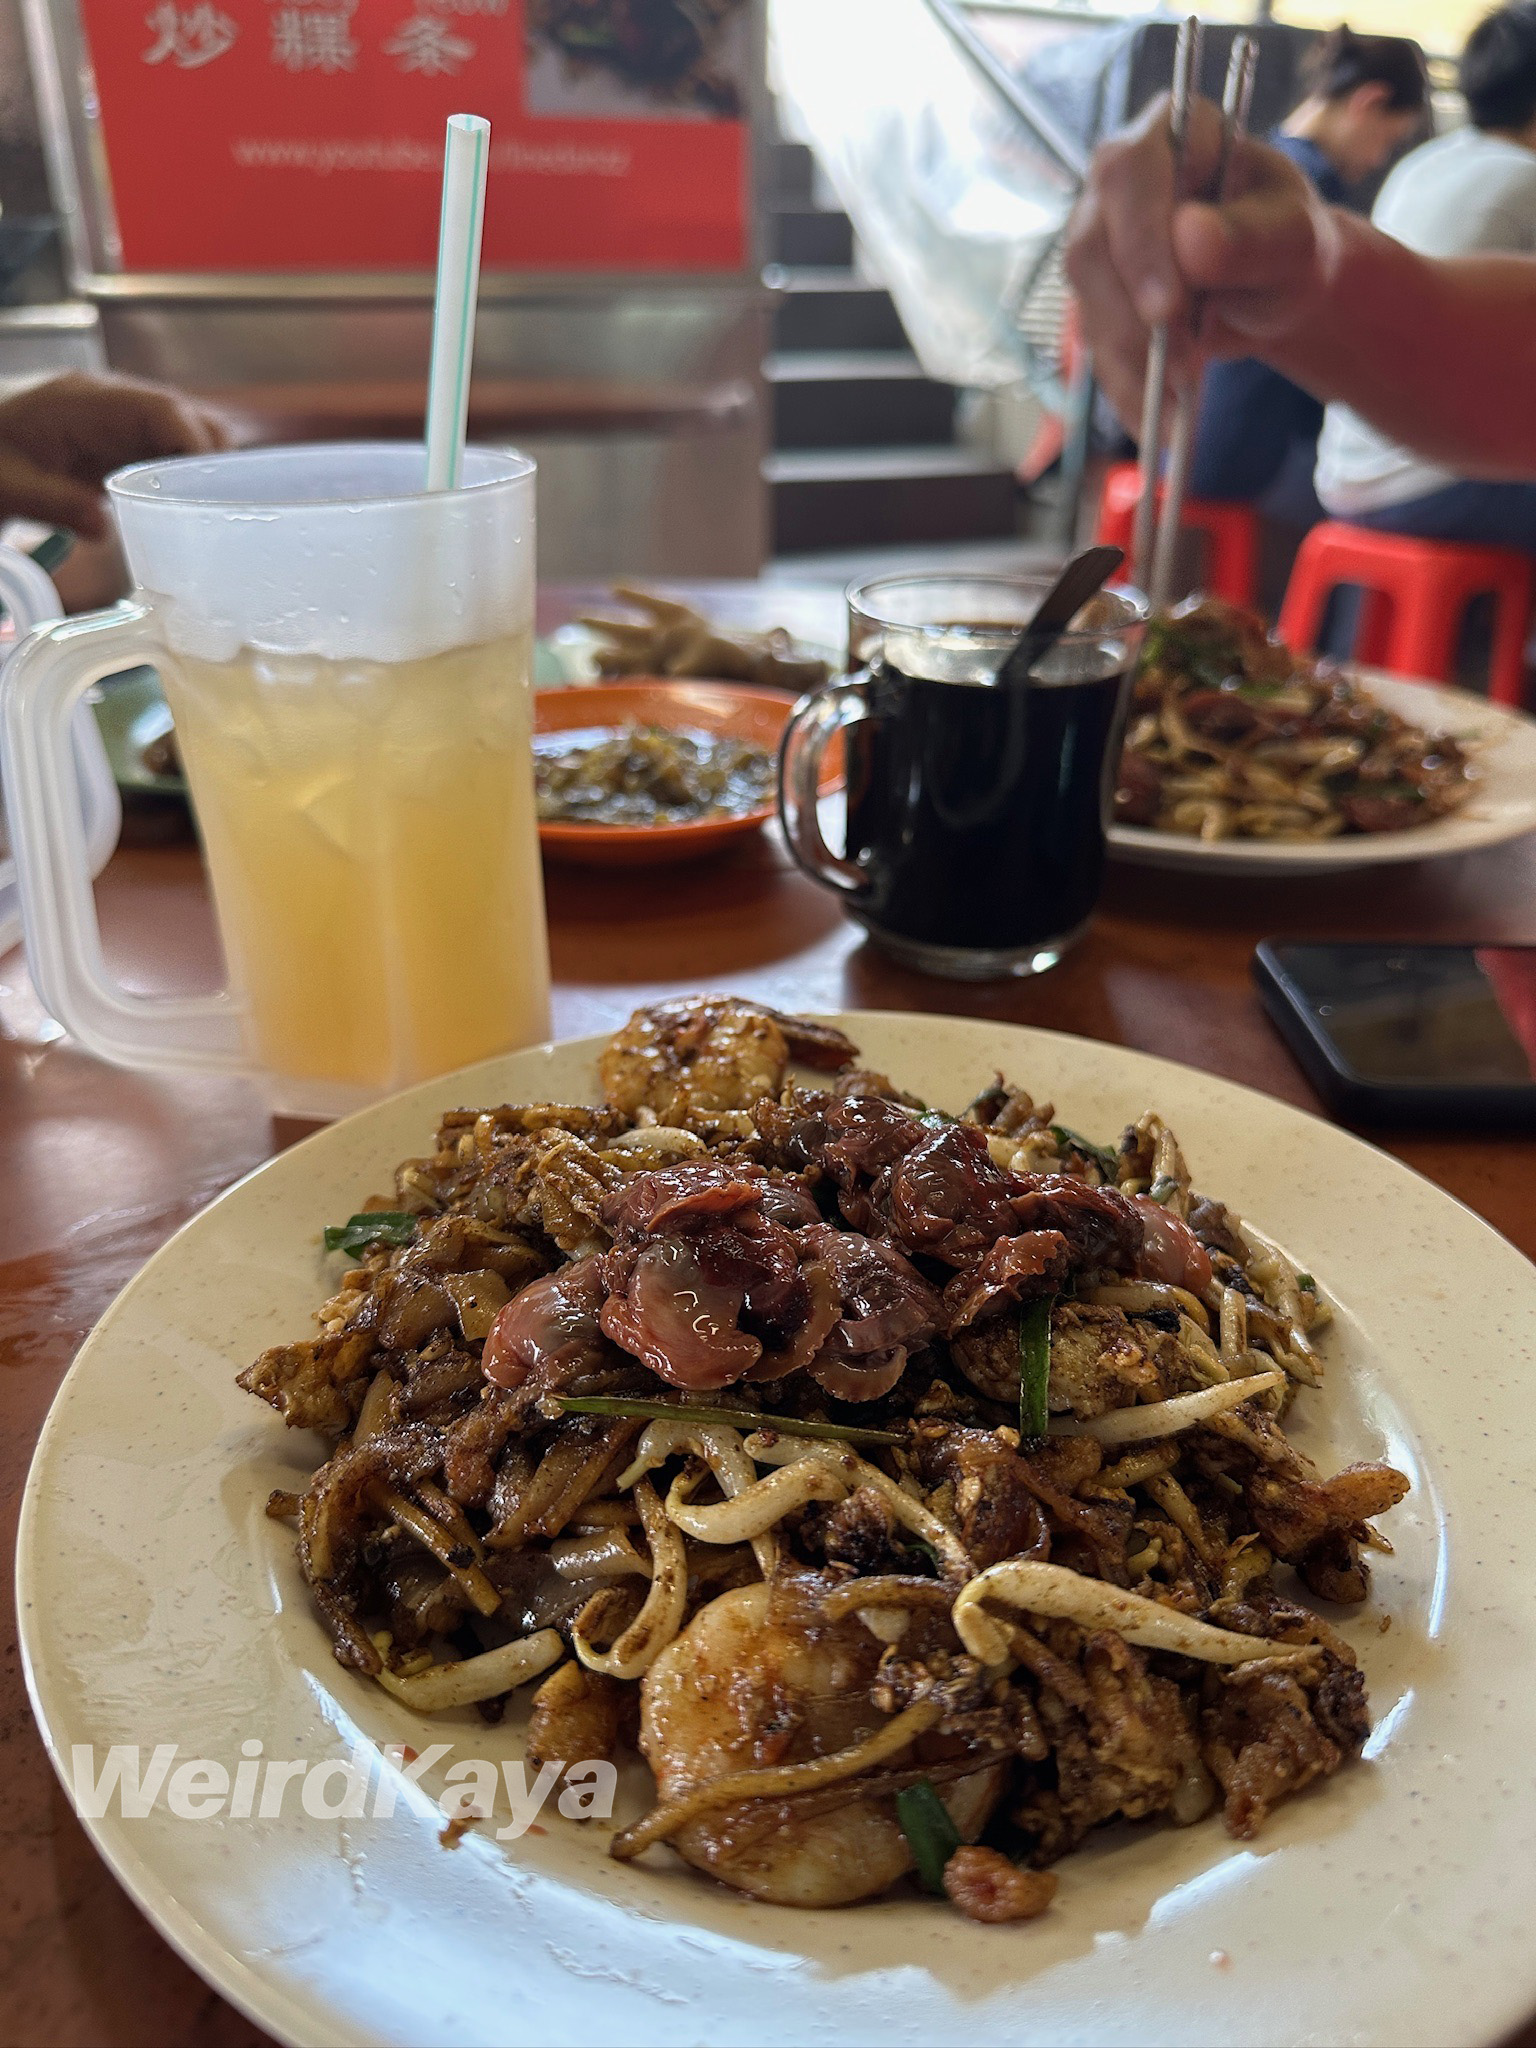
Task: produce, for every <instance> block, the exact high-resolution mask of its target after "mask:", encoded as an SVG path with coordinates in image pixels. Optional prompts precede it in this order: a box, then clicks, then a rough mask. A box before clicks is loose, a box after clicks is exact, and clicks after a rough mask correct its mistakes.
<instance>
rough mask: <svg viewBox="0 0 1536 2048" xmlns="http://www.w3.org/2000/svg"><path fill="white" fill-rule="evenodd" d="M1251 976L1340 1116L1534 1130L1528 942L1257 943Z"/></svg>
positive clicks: (1534, 1042) (1533, 990)
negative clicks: (1511, 943)
mask: <svg viewBox="0 0 1536 2048" xmlns="http://www.w3.org/2000/svg"><path fill="white" fill-rule="evenodd" d="M1253 977H1254V980H1255V981H1256V982H1257V983H1258V987H1259V994H1260V996H1261V997H1262V998H1263V1002H1264V1007H1265V1009H1266V1010H1267V1011H1268V1012H1269V1014H1270V1017H1271V1018H1272V1019H1273V1021H1274V1023H1275V1024H1276V1026H1277V1027H1278V1029H1279V1032H1280V1035H1281V1037H1282V1038H1283V1039H1284V1040H1285V1042H1286V1044H1287V1045H1288V1046H1289V1047H1290V1048H1291V1051H1292V1052H1293V1053H1295V1055H1296V1057H1297V1059H1298V1060H1299V1061H1300V1063H1301V1065H1302V1067H1303V1068H1304V1069H1305V1071H1306V1075H1307V1078H1308V1080H1310V1081H1311V1083H1312V1085H1313V1086H1314V1087H1315V1088H1316V1089H1317V1092H1318V1093H1319V1095H1321V1096H1322V1098H1323V1100H1324V1101H1325V1102H1326V1103H1327V1104H1328V1106H1329V1108H1330V1109H1333V1110H1336V1111H1337V1112H1338V1114H1339V1115H1341V1116H1345V1117H1349V1118H1350V1119H1352V1120H1353V1121H1354V1122H1357V1123H1378V1124H1387V1123H1392V1124H1439V1125H1442V1126H1447V1127H1450V1126H1457V1125H1460V1126H1463V1127H1465V1126H1470V1125H1495V1126H1498V1127H1499V1128H1502V1129H1504V1130H1510V1129H1525V1130H1530V1129H1536V946H1382V945H1342V944H1340V945H1335V944H1329V945H1314V944H1296V945H1290V944H1280V943H1278V942H1276V941H1275V940H1273V939H1266V940H1264V942H1263V943H1262V944H1261V945H1260V947H1259V949H1258V951H1257V952H1256V953H1255V954H1254V959H1253Z"/></svg>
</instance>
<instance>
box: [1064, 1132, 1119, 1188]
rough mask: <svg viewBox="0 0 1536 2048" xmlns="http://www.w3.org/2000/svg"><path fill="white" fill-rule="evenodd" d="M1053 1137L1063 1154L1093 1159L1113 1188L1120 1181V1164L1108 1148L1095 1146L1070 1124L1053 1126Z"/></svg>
mask: <svg viewBox="0 0 1536 2048" xmlns="http://www.w3.org/2000/svg"><path fill="white" fill-rule="evenodd" d="M1051 1136H1052V1137H1053V1138H1054V1139H1055V1140H1056V1143H1057V1144H1058V1145H1059V1146H1060V1147H1061V1149H1062V1151H1063V1152H1079V1153H1081V1154H1082V1156H1083V1158H1084V1159H1091V1160H1092V1161H1093V1163H1094V1165H1095V1166H1096V1167H1097V1168H1098V1169H1099V1171H1100V1173H1101V1174H1103V1176H1104V1178H1105V1179H1106V1180H1107V1181H1108V1182H1109V1184H1110V1185H1111V1187H1113V1186H1114V1184H1115V1182H1116V1181H1117V1180H1118V1179H1119V1177H1120V1162H1119V1160H1118V1159H1117V1158H1116V1156H1115V1154H1114V1153H1113V1152H1111V1151H1110V1150H1109V1148H1108V1147H1107V1146H1105V1145H1095V1144H1094V1143H1092V1141H1091V1140H1090V1139H1088V1138H1085V1137H1083V1135H1082V1134H1081V1132H1079V1131H1074V1130H1073V1128H1072V1126H1071V1125H1070V1124H1052V1125H1051Z"/></svg>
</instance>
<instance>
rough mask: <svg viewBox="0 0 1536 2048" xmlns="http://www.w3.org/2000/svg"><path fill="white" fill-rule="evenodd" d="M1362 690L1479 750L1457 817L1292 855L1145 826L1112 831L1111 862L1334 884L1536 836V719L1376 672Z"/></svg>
mask: <svg viewBox="0 0 1536 2048" xmlns="http://www.w3.org/2000/svg"><path fill="white" fill-rule="evenodd" d="M1356 674H1357V675H1358V677H1359V680H1360V681H1361V682H1362V683H1363V684H1364V685H1365V687H1366V689H1367V690H1368V691H1369V693H1370V695H1371V696H1372V697H1374V698H1375V699H1376V701H1377V702H1378V703H1380V704H1384V705H1385V706H1386V708H1387V709H1388V710H1389V711H1396V712H1398V713H1399V714H1400V715H1401V716H1402V717H1404V718H1407V719H1411V720H1412V721H1413V723H1414V724H1415V725H1417V726H1420V727H1422V728H1423V729H1424V730H1425V731H1426V732H1432V733H1450V734H1453V735H1454V736H1455V737H1456V738H1457V739H1470V740H1472V741H1474V742H1475V743H1476V748H1477V757H1476V758H1477V767H1478V770H1479V774H1480V776H1481V780H1480V782H1479V785H1478V788H1477V791H1476V793H1475V794H1474V795H1473V797H1472V798H1471V800H1470V801H1469V802H1468V803H1467V804H1466V805H1464V806H1463V808H1462V809H1461V810H1459V811H1455V812H1453V813H1452V814H1451V816H1450V817H1448V818H1437V819H1436V820H1435V821H1434V823H1433V824H1432V825H1418V826H1415V827H1414V828H1413V829H1412V830H1411V831H1407V832H1361V833H1354V834H1351V835H1350V836H1349V837H1348V838H1340V839H1320V840H1316V841H1313V842H1310V843H1306V844H1300V845H1298V844H1297V843H1295V842H1294V841H1285V840H1271V839H1215V840H1200V839H1190V838H1186V837H1184V836H1183V835H1182V834H1180V833H1177V832H1153V831H1150V830H1149V829H1148V828H1147V827H1145V826H1142V825H1112V826H1111V827H1110V833H1109V845H1110V852H1111V855H1112V856H1113V857H1114V858H1115V859H1117V860H1124V861H1130V862H1131V863H1132V864H1133V865H1134V866H1137V867H1149V868H1179V869H1183V870H1185V871H1186V872H1188V873H1191V874H1206V875H1335V874H1340V873H1342V872H1343V871H1344V870H1345V869H1346V868H1367V867H1389V866H1391V865H1393V864H1394V863H1395V862H1398V861H1405V860H1440V859H1442V858H1443V857H1444V856H1445V855H1447V854H1452V853H1472V852H1475V851H1476V849H1477V848H1479V847H1483V846H1499V845H1502V844H1503V842H1504V841H1505V840H1506V839H1518V838H1520V837H1521V835H1522V834H1523V833H1526V832H1530V831H1532V830H1536V719H1531V718H1528V717H1526V715H1525V713H1524V712H1522V711H1508V710H1506V709H1505V708H1504V706H1503V705H1502V704H1490V703H1489V702H1488V700H1487V698H1486V697H1477V696H1474V695H1473V694H1472V692H1471V691H1470V690H1449V689H1445V688H1443V687H1442V686H1441V685H1440V684H1438V683H1416V682H1413V681H1412V680H1410V679H1409V678H1407V677H1405V676H1392V675H1388V674H1387V673H1386V672H1385V671H1384V670H1382V669H1374V668H1367V669H1359V670H1357V671H1356Z"/></svg>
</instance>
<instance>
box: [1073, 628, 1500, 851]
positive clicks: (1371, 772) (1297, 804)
mask: <svg viewBox="0 0 1536 2048" xmlns="http://www.w3.org/2000/svg"><path fill="white" fill-rule="evenodd" d="M1533 827H1536V722H1533V721H1532V720H1531V719H1530V718H1529V717H1527V716H1526V715H1525V714H1524V713H1523V712H1519V711H1513V710H1509V709H1507V708H1506V707H1504V706H1503V705H1498V704H1491V703H1489V701H1488V700H1487V698H1485V697H1479V696H1475V695H1473V694H1472V693H1471V692H1469V691H1465V690H1456V689H1448V688H1444V687H1442V686H1440V685H1438V684H1432V683H1422V682H1415V681H1413V680H1411V679H1409V678H1406V677H1403V676H1394V675H1388V674H1386V673H1385V672H1384V671H1382V670H1379V669H1370V668H1364V669H1362V668H1357V667H1354V666H1348V667H1340V666H1339V665H1338V664H1337V663H1333V662H1329V661H1323V660H1318V659H1316V658H1315V657H1313V656H1310V655H1300V654H1296V653H1294V652H1292V650H1291V649H1290V648H1288V647H1286V646H1285V645H1284V644H1283V643H1282V642H1281V641H1279V640H1277V639H1274V638H1272V637H1271V636H1270V634H1269V632H1268V629H1267V628H1266V626H1265V625H1264V622H1263V621H1262V620H1261V619H1260V618H1259V617H1258V616H1257V615H1256V614H1254V613H1250V612H1245V611H1241V610H1239V609H1237V608H1236V607H1235V606H1232V605H1229V604H1224V603H1222V602H1220V601H1219V600H1217V599H1212V598H1205V599H1198V600H1196V599H1192V600H1190V601H1189V602H1188V603H1186V604H1184V605H1181V606H1179V607H1177V608H1176V609H1175V610H1174V611H1173V612H1172V613H1170V614H1168V615H1167V616H1165V617H1161V618H1158V619H1155V620H1154V621H1153V622H1152V624H1151V626H1150V627H1149V628H1148V632H1147V643H1146V647H1145V650H1144V652H1143V655H1142V659H1141V663H1140V666H1139V668H1138V670H1137V674H1136V681H1135V684H1134V687H1133V690H1132V696H1131V704H1130V708H1129V716H1128V720H1127V725H1126V739H1125V751H1124V754H1123V756H1122V759H1121V766H1120V778H1119V786H1118V789H1117V791H1116V798H1115V823H1114V825H1113V826H1112V827H1111V831H1110V845H1111V847H1112V849H1113V850H1114V852H1115V853H1116V854H1117V855H1118V857H1119V858H1121V859H1123V860H1129V861H1134V862H1136V863H1138V864H1141V865H1146V866H1152V867H1175V868H1187V869H1191V870H1195V871H1199V872H1204V873H1207V874H1270V875H1276V874H1326V873H1331V872H1335V871H1338V870H1340V869H1344V868H1352V867H1367V866H1381V865H1385V864H1390V863H1392V862H1396V861H1405V860H1430V859H1434V858H1437V857H1438V856H1440V855H1442V854H1453V853H1469V852H1471V851H1473V850H1474V849H1475V848H1477V847H1484V846H1495V845H1498V844H1499V843H1500V842H1501V841H1503V840H1506V839H1515V838H1519V837H1520V836H1521V835H1522V834H1523V833H1526V832H1529V831H1530V830H1531V829H1532V828H1533Z"/></svg>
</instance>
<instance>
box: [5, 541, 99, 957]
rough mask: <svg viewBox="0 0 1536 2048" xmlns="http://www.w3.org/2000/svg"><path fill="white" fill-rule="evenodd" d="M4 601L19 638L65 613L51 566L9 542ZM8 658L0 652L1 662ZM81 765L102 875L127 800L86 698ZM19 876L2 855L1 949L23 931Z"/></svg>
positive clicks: (80, 795)
mask: <svg viewBox="0 0 1536 2048" xmlns="http://www.w3.org/2000/svg"><path fill="white" fill-rule="evenodd" d="M0 606H3V607H4V610H5V615H6V617H7V618H8V619H9V621H10V624H11V631H12V634H13V636H14V639H15V641H17V642H20V641H22V640H25V639H26V637H27V635H28V634H29V633H30V632H32V631H33V630H34V628H36V627H38V626H47V625H51V624H52V623H53V621H54V620H55V619H61V618H62V617H63V616H64V612H63V607H62V606H61V605H60V603H59V593H58V592H57V591H56V590H55V589H54V587H53V579H52V577H51V576H50V575H49V574H48V572H47V570H46V569H44V568H43V567H42V566H41V565H40V564H39V563H37V562H35V561H34V560H33V559H32V557H31V556H30V555H24V554H22V553H21V551H20V550H19V549H17V548H11V547H4V546H0ZM4 658H5V657H4V653H3V652H0V662H3V660H4ZM75 770H76V775H77V778H78V780H77V786H76V791H75V796H74V801H75V803H77V804H78V806H79V808H80V813H81V817H82V820H83V827H84V831H85V844H86V851H87V854H88V856H89V858H90V863H91V873H92V874H93V875H99V874H100V873H101V871H102V869H103V868H104V867H105V866H106V864H107V862H108V861H109V860H110V859H111V858H112V849H113V848H114V847H115V846H116V845H117V835H118V833H119V831H120V830H121V829H122V823H123V806H122V800H121V798H120V797H119V796H118V793H117V784H116V783H115V782H114V781H113V779H112V766H111V763H110V762H109V761H108V759H107V750H106V748H105V746H104V745H103V744H102V738H101V732H100V729H99V728H98V726H97V724H96V720H95V718H94V717H93V716H92V714H91V709H90V706H89V705H88V704H82V705H81V706H80V709H79V710H78V711H77V712H76V713H75ZM15 881H16V864H15V862H14V860H12V859H10V858H9V857H6V858H4V859H0V953H3V952H6V951H7V950H8V949H9V948H10V947H11V946H13V945H14V944H15V943H16V941H17V940H18V939H19V938H20V937H21V919H20V917H19V916H18V915H16V913H15Z"/></svg>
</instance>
